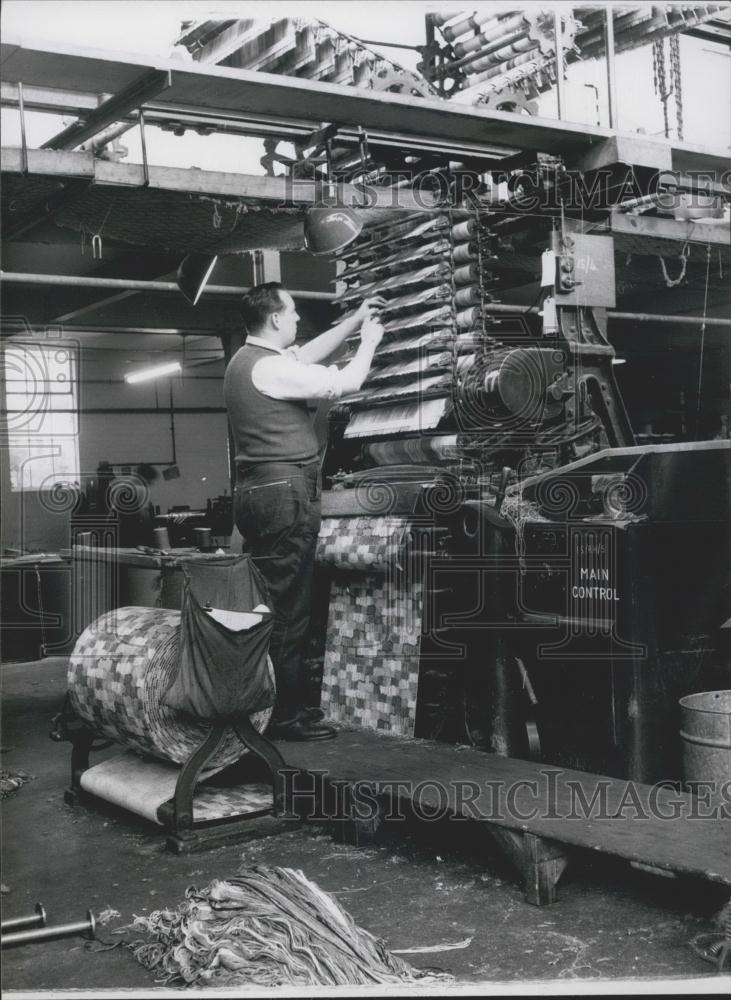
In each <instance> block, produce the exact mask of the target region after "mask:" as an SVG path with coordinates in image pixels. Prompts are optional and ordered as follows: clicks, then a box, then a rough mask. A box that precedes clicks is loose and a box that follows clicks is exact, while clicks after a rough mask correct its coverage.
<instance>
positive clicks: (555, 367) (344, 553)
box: [318, 210, 631, 739]
mask: <svg viewBox="0 0 731 1000" xmlns="http://www.w3.org/2000/svg"><path fill="white" fill-rule="evenodd" d="M486 220H487V216H486V215H484V214H482V213H480V212H479V211H474V212H467V211H464V210H462V211H459V212H452V211H447V210H445V211H444V212H443V213H441V214H437V215H436V216H434V217H433V218H430V219H429V220H427V221H426V222H425V221H424V219H423V216H413V217H409V218H406V219H405V220H402V219H399V220H398V221H395V222H394V221H391V222H389V223H386V224H381V225H380V226H371V227H369V229H368V230H367V231H366V233H365V235H364V236H363V237H362V238H361V240H360V241H359V242H357V243H356V244H354V245H351V246H350V247H348V248H347V250H346V251H345V252H343V253H341V255H340V261H339V269H338V282H339V291H340V292H341V294H342V301H343V303H344V305H345V308H346V310H347V312H348V313H352V311H353V310H354V309H355V308H357V305H358V303H359V302H360V301H361V300H362V298H363V297H365V296H367V295H372V294H378V295H381V296H383V297H385V298H386V299H387V305H386V307H385V308H384V310H383V317H382V318H383V322H384V329H385V336H384V339H383V341H382V342H381V344H380V346H379V348H378V350H377V352H376V356H375V359H374V365H373V367H372V369H371V372H370V374H369V376H368V379H367V381H366V383H365V385H364V386H363V388H362V389H361V391H360V392H357V393H354V394H352V395H351V396H349V397H347V398H345V399H343V400H341V401H340V402H339V404H338V405H336V406H335V407H334V408H333V409H332V410H331V413H330V446H329V451H328V454H327V457H326V460H325V472H326V474H327V475H329V476H330V477H331V478H332V482H333V487H334V488H333V490H332V491H330V492H329V493H328V494H326V495H325V498H324V511H325V513H326V514H330V515H331V516H330V517H328V518H326V520H325V521H324V524H323V529H322V534H321V538H320V548H319V553H318V558H319V561H320V562H321V564H323V565H326V566H328V567H329V568H330V569H331V577H332V581H331V585H330V587H331V589H330V595H329V620H328V625H327V636H326V641H325V652H324V670H323V707H324V708H325V709H326V711H327V712H328V714H329V715H330V716H331V717H332V718H333V719H336V720H340V721H342V722H347V723H356V724H360V725H364V726H367V727H369V728H375V729H380V730H384V731H390V732H395V733H400V734H404V735H411V736H413V735H418V736H442V737H444V738H457V739H459V738H464V736H465V725H468V726H469V725H470V724H469V723H466V722H465V721H464V720H465V717H466V711H467V710H466V709H465V708H464V706H463V704H462V702H463V701H464V699H465V697H466V691H467V689H468V688H469V686H470V684H471V683H472V681H471V680H469V679H468V677H467V675H469V673H470V668H469V664H468V663H467V662H466V661H469V660H470V658H471V657H474V656H475V649H474V646H475V643H474V641H472V642H471V646H472V651H471V652H470V651H468V650H467V648H466V643H467V644H469V640H470V637H469V636H468V635H466V633H465V630H464V629H459V628H458V629H454V628H450V627H449V626H448V625H447V624H446V621H447V618H448V612H449V610H450V607H451V608H452V610H454V609H455V608H456V607H457V606H458V603H459V596H458V595H459V594H460V592H463V591H464V587H463V586H460V585H457V586H455V582H457V578H458V576H459V572H458V571H457V570H456V569H454V562H453V560H454V556H455V555H457V554H458V553H459V552H460V550H463V551H465V552H466V551H469V550H470V547H471V546H472V547H473V546H474V542H475V539H474V537H469V532H470V528H469V524H470V517H471V516H472V514H473V513H474V509H472V508H470V507H469V506H465V502H466V501H467V500H468V498H469V497H474V498H477V497H479V498H482V499H483V501H484V500H487V505H488V506H491V509H492V510H494V512H495V513H496V514H497V515H499V513H500V504H501V502H502V499H503V497H504V495H505V492H506V487H507V485H508V478H507V477H506V472H505V469H506V467H507V468H508V471H509V472H510V481H511V482H513V481H515V478H516V474H515V472H513V471H511V470H515V469H517V468H520V470H521V475H523V476H524V475H527V474H530V473H531V472H537V471H540V470H543V469H546V468H550V467H552V466H554V467H555V466H556V465H558V464H561V463H562V462H566V461H570V460H571V459H573V458H576V457H579V455H581V454H585V453H588V452H591V451H593V450H597V449H598V448H600V447H602V446H606V445H607V444H609V443H610V442H614V441H615V440H616V439H617V438H619V440H621V441H623V442H627V443H628V442H629V441H630V440H631V437H630V435H629V431H628V429H627V428H625V427H624V426H621V427H619V428H618V429H617V428H614V427H612V426H611V425H610V426H609V427H607V426H606V425H605V423H603V422H602V421H601V420H599V419H598V417H597V416H596V414H594V413H593V412H592V409H591V405H590V404H588V405H585V406H584V407H580V409H579V412H578V413H577V414H576V415H575V416H576V421H575V422H574V421H572V419H571V418H572V416H573V415H574V414H573V411H572V410H571V409H570V408H568V409H567V407H566V403H565V400H566V399H568V398H571V399H573V398H574V392H573V391H572V390H571V389H569V390H568V391H566V384H567V382H568V381H569V380H570V377H571V376H570V372H571V370H572V369H571V365H570V364H569V363H568V357H569V355H568V350H567V345H566V343H565V341H561V342H557V340H556V338H551V339H548V338H546V337H545V336H544V335H543V330H542V328H541V324H540V321H539V320H536V318H535V317H527V318H524V317H521V316H520V315H519V314H518V313H516V314H515V315H514V316H512V317H510V316H507V317H506V316H505V314H504V313H500V312H499V309H500V306H499V305H498V307H497V310H498V312H497V314H495V313H494V312H492V311H491V306H492V304H493V303H495V301H496V295H495V291H494V290H495V289H496V287H499V273H498V272H496V271H495V269H494V267H493V265H494V262H495V261H496V260H497V254H496V252H495V250H496V247H495V239H496V237H495V236H493V234H492V233H491V231H490V228H489V226H488V224H487V221H486ZM508 312H509V310H508ZM608 350H609V351H611V348H608ZM607 361H608V358H607ZM606 377H607V380H608V381H610V384H612V383H611V371H609V370H607V373H606ZM559 390H560V391H559ZM615 412H618V417H619V419H620V420H621V404H619V405H618V407H617V410H616V411H615ZM569 423H571V425H572V429H571V430H567V427H568V425H569ZM542 441H547V442H551V445H550V447H547V446H546V445H543V446H541V442H542ZM478 521H479V518H478ZM505 523H508V522H505ZM477 533H479V530H478V532H477ZM450 557H451V558H452V562H450ZM450 567H452V568H451V569H450ZM450 574H451V575H450ZM455 574H456V575H455ZM470 600H472V598H470ZM455 602H457V603H455ZM445 616H447V618H445ZM482 655H486V651H483V654H482ZM460 664H462V666H461V667H460ZM455 670H456V671H457V672H460V671H461V672H462V674H463V675H464V676H463V677H462V679H461V681H460V683H458V684H457V685H456V686H455V684H454V674H455ZM483 695H484V692H483ZM481 697H482V696H478V701H479V700H481ZM474 728H475V729H476V728H477V726H476V724H475V726H474ZM469 732H471V730H470V731H469ZM468 735H469V733H468Z"/></svg>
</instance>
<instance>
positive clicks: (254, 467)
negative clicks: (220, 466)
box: [236, 458, 320, 476]
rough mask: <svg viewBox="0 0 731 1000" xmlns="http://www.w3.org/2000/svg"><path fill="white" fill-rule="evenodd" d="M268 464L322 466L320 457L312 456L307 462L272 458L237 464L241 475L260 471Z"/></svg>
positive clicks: (302, 467)
mask: <svg viewBox="0 0 731 1000" xmlns="http://www.w3.org/2000/svg"><path fill="white" fill-rule="evenodd" d="M268 465H291V466H293V467H294V468H297V469H309V468H310V467H311V466H313V465H315V466H317V467H318V468H319V467H320V459H319V458H310V459H308V460H307V461H305V462H290V461H288V460H287V459H272V460H271V461H268V462H252V463H251V464H249V465H238V464H237V466H236V473H237V475H239V476H245V475H247V474H248V473H250V472H258V471H259V470H260V469H265V468H266V467H267V466H268Z"/></svg>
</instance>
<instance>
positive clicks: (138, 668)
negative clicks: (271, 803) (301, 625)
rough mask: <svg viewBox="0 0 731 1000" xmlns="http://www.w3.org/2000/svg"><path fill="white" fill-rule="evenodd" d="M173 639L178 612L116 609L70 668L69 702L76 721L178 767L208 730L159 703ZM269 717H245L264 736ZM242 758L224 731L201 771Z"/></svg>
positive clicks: (170, 667) (97, 624)
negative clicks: (222, 739)
mask: <svg viewBox="0 0 731 1000" xmlns="http://www.w3.org/2000/svg"><path fill="white" fill-rule="evenodd" d="M179 636H180V612H179V611H168V610H165V609H164V608H136V607H127V608H116V609H115V610H113V611H108V612H107V613H106V614H104V615H102V616H101V617H100V618H97V619H96V621H94V622H92V623H91V625H89V626H88V627H87V628H86V629H85V630H84V631H83V632H82V633H81V635H80V636H79V638H78V640H77V642H76V645H75V647H74V651H73V653H72V654H71V658H70V660H69V667H68V675H67V680H68V691H69V697H70V701H71V705H72V707H73V709H74V711H75V712H76V714H77V715H78V716H79V718H80V719H82V720H83V721H84V722H86V723H87V725H89V726H90V727H91V728H92V729H94V730H95V731H96V732H98V733H100V734H101V735H103V736H106V737H107V738H108V739H111V740H114V741H115V742H117V743H121V744H122V745H123V746H126V747H129V748H131V749H133V750H138V751H140V752H141V753H143V754H149V755H150V756H151V757H156V758H157V759H158V760H167V761H172V763H174V764H184V763H185V761H186V760H187V759H188V757H189V756H190V755H191V753H192V752H193V751H194V750H195V749H196V748H197V747H199V746H200V744H201V743H202V742H203V740H204V739H205V737H206V734H207V733H208V731H209V729H210V726H207V725H204V724H202V723H199V722H197V721H196V720H195V719H194V718H193V716H191V715H188V714H186V713H185V712H180V711H178V710H177V709H172V708H168V707H167V706H166V705H164V704H163V701H162V696H163V694H164V693H165V691H166V690H167V688H168V686H169V685H170V682H171V681H172V679H173V677H174V676H175V672H176V670H177V666H178V644H179ZM242 669H243V665H242ZM272 669H273V668H272V666H271V661H269V670H270V672H271V671H272ZM271 714H272V709H271V708H266V709H264V710H263V711H260V712H254V713H252V714H251V715H250V716H249V718H250V719H251V721H252V723H253V725H254V726H255V728H256V729H257V730H258V731H259V732H263V731H264V729H265V728H266V725H267V723H268V722H269V718H270V716H271ZM245 753H247V750H246V748H245V747H244V745H243V744H242V743H241V742H240V740H239V739H238V737H237V736H236V735H235V734H234V732H233V731H230V732H229V733H228V734H227V736H226V738H225V741H224V743H223V744H222V745H221V747H220V749H219V750H218V751H217V753H216V755H215V757H213V759H212V760H211V761H209V763H208V764H207V770H218V769H220V768H223V767H227V766H228V765H229V764H234V763H235V762H236V761H237V760H238V759H239V758H240V757H242V756H243V755H244V754H245Z"/></svg>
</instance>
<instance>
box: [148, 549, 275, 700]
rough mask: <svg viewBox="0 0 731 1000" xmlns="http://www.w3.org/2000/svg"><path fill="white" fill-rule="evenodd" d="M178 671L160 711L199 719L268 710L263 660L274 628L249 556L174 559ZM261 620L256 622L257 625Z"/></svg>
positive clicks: (268, 675)
mask: <svg viewBox="0 0 731 1000" xmlns="http://www.w3.org/2000/svg"><path fill="white" fill-rule="evenodd" d="M181 568H182V571H183V576H184V588H183V604H182V609H181V615H180V640H179V647H178V668H177V672H176V673H175V675H174V676H173V680H172V683H171V684H170V686H169V687H168V689H167V690H166V691H165V693H164V694H163V697H162V701H163V704H165V705H167V706H168V707H169V708H175V709H178V710H179V711H182V712H188V713H189V714H191V715H194V716H196V717H197V718H198V719H206V720H211V719H221V718H227V717H231V716H234V715H240V714H242V713H244V714H246V715H251V714H252V713H253V712H260V711H262V710H263V709H265V708H269V707H270V706H272V705H273V704H274V698H275V693H276V688H275V682H274V676H273V672H272V671H271V670H270V668H269V664H268V661H267V659H268V658H267V654H268V650H269V639H270V637H271V633H272V629H273V627H274V617H273V615H272V613H271V612H270V611H268V610H267V611H265V612H261V613H259V614H252V612H254V609H255V608H257V607H258V606H260V605H268V602H269V597H268V594H267V588H266V583H265V582H264V578H263V577H262V575H261V573H260V572H259V570H257V568H256V566H255V565H254V563H253V562H252V560H251V557H250V556H247V555H241V556H230V557H229V556H222V557H217V558H215V559H207V560H196V559H183V560H181ZM259 619H260V620H259Z"/></svg>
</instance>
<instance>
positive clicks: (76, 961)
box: [2, 658, 731, 995]
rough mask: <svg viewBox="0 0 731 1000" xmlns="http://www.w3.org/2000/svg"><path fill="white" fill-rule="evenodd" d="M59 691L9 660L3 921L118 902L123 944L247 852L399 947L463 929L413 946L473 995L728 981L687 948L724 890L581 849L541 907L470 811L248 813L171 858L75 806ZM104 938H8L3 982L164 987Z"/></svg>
mask: <svg viewBox="0 0 731 1000" xmlns="http://www.w3.org/2000/svg"><path fill="white" fill-rule="evenodd" d="M65 687H66V682H65V660H63V659H61V658H54V659H48V660H44V661H41V662H38V663H23V664H7V665H5V666H4V667H3V668H2V694H3V735H2V743H3V754H2V766H3V768H9V769H22V770H24V771H27V772H29V774H31V775H33V779H32V780H31V781H29V782H28V783H27V784H25V785H24V786H23V787H22V788H20V789H19V791H17V792H16V793H15V794H14V795H12V796H11V797H9V798H7V799H6V800H5V801H4V802H3V867H2V883H3V884H2V903H3V918H4V919H7V918H10V917H12V916H14V915H18V914H26V913H30V912H32V911H33V908H34V906H35V904H36V902H42V903H43V904H44V906H45V907H46V910H47V912H48V915H49V923H59V922H66V921H70V920H79V919H83V917H84V915H85V912H86V910H87V909H91V910H92V911H93V912H94V914H95V915H96V916H97V917H99V916H100V915H102V914H103V913H104V911H105V910H111V911H115V912H114V913H113V915H112V916H111V917H110V918H109V920H108V922H107V923H106V924H105V925H104V926H101V927H100V928H99V936H100V938H101V939H103V940H104V941H105V942H109V943H111V942H117V941H119V940H120V935H116V934H114V933H113V931H114V930H115V929H116V928H121V927H123V926H124V925H125V924H128V923H129V922H130V921H131V919H132V918H133V916H134V915H135V914H145V913H149V912H151V911H152V910H154V909H158V908H161V907H174V906H176V905H177V904H178V903H179V902H181V901H182V899H183V894H184V891H185V889H186V888H187V887H188V886H189V885H191V884H196V885H198V886H203V885H206V884H208V882H209V881H211V880H212V879H214V878H225V877H227V876H230V875H232V874H234V873H235V872H236V871H237V870H238V869H239V868H240V867H241V866H245V865H247V864H264V865H267V864H271V865H285V866H289V867H293V868H297V869H301V870H302V871H303V872H304V874H305V875H306V876H307V877H308V878H310V879H312V880H314V881H315V882H317V883H318V885H320V886H321V888H323V889H324V890H326V891H327V892H330V893H333V894H334V895H335V896H336V897H337V899H338V900H339V901H340V903H341V904H342V905H343V906H344V907H345V909H347V910H348V911H349V912H350V913H351V914H352V916H353V918H354V919H355V921H356V923H358V924H360V925H361V926H362V927H364V928H366V929H368V930H369V931H371V932H372V933H373V934H375V935H376V936H378V937H381V938H383V939H384V941H385V942H386V945H387V946H388V947H389V948H392V949H411V948H433V947H434V946H436V945H445V944H459V943H462V942H465V941H468V942H469V943H468V944H467V945H466V946H463V947H459V948H453V949H451V950H444V951H432V952H429V951H424V952H422V953H416V954H407V955H404V956H403V957H404V958H406V959H408V960H409V961H411V962H412V963H413V964H414V965H416V966H420V967H427V966H428V967H439V968H441V969H444V970H447V971H449V972H451V973H452V974H453V975H454V976H455V977H456V986H459V987H460V988H461V989H462V990H465V989H467V990H469V989H470V987H473V988H474V990H475V992H478V993H483V992H487V991H489V990H497V991H499V990H500V989H501V987H502V988H503V989H504V990H506V991H507V990H511V989H514V988H517V987H518V986H521V987H522V990H523V991H525V992H531V991H533V986H532V985H531V984H537V983H543V984H544V985H543V989H544V990H545V989H549V990H551V989H553V990H559V991H560V992H567V991H569V990H572V988H575V987H580V988H581V989H582V990H589V989H592V991H593V990H594V989H602V985H601V984H602V981H607V980H609V981H611V983H606V986H607V988H609V986H610V985H612V986H613V987H614V989H615V990H616V989H618V988H619V987H620V982H619V980H622V979H635V977H637V978H638V979H639V980H642V981H643V982H642V985H640V983H639V982H638V983H636V986H637V988H638V989H643V988H644V989H648V988H649V989H652V990H659V989H660V988H661V982H662V981H664V982H665V983H666V986H665V989H668V987H669V991H683V992H686V991H688V990H690V989H694V990H695V991H696V992H698V991H700V992H704V993H705V992H724V991H728V988H729V986H731V977H729V976H719V975H717V974H716V973H715V972H714V969H713V967H712V966H710V965H709V964H707V963H706V962H704V961H703V960H701V959H700V958H698V957H697V956H696V955H695V954H694V952H693V951H692V950H691V948H690V946H689V940H690V939H691V938H692V937H693V936H694V935H696V934H698V933H701V932H704V931H709V930H712V929H713V927H712V923H711V920H712V917H713V915H714V914H715V913H716V912H717V911H718V910H719V908H720V907H721V906H722V904H723V903H724V902H725V900H726V899H727V897H728V890H724V889H723V887H720V886H715V885H711V884H708V883H704V882H696V881H681V880H672V879H665V878H658V877H656V876H652V875H649V874H645V873H642V872H638V871H635V870H633V869H631V868H630V867H629V866H627V865H626V864H625V863H624V862H621V861H619V860H617V859H611V858H606V857H601V856H596V855H591V856H589V855H579V856H577V857H576V858H575V860H574V862H573V864H572V865H571V866H570V868H569V870H568V871H567V873H566V874H565V875H564V877H563V879H562V881H561V883H560V887H559V902H558V903H557V904H555V905H553V906H550V907H542V908H536V907H532V906H529V905H527V904H526V903H524V902H523V896H522V892H521V888H520V885H519V883H518V881H517V877H516V875H515V873H514V872H513V870H512V868H511V867H510V865H509V864H508V862H507V861H505V860H504V859H503V857H502V856H501V855H500V854H499V853H498V851H497V849H496V848H495V847H494V845H493V844H492V843H491V842H487V838H486V837H485V834H484V830H483V829H481V828H478V827H477V826H476V825H472V824H460V825H459V828H458V830H459V834H458V836H455V827H454V825H453V824H452V825H450V824H449V823H442V824H429V825H428V826H422V827H419V828H416V827H412V826H408V825H404V824H397V825H396V827H395V828H393V829H388V828H387V829H386V830H385V832H384V836H383V840H382V841H381V842H379V843H378V844H377V845H376V846H372V847H368V848H355V847H351V846H348V845H343V844H340V843H337V842H335V841H334V840H333V839H332V838H331V836H330V834H329V831H328V828H327V827H325V826H323V825H314V824H313V825H309V826H301V825H299V824H296V825H291V826H288V827H287V828H286V829H285V830H284V831H282V832H279V833H276V834H272V833H271V829H270V828H266V827H265V828H264V829H258V830H257V829H256V828H255V827H254V825H252V834H251V839H249V840H248V841H247V842H246V843H239V844H237V845H234V846H227V847H219V848H216V849H213V850H209V851H204V852H200V853H196V854H193V855H188V856H175V855H173V854H170V853H166V851H165V849H164V842H163V837H162V836H161V833H160V830H159V829H157V828H155V827H153V826H152V825H151V824H148V823H146V822H145V821H143V820H141V819H138V818H136V817H134V816H133V815H132V814H129V813H123V812H120V811H115V810H114V809H112V807H110V806H105V805H104V804H100V805H99V806H98V807H94V808H93V809H86V808H79V807H77V808H75V809H72V808H71V807H69V806H67V805H65V804H64V801H63V791H64V788H65V787H66V786H67V784H68V778H69V763H70V745H69V744H67V743H62V744H58V743H54V742H52V741H51V740H50V739H49V737H48V731H49V728H50V720H51V717H52V716H53V715H54V714H55V713H56V712H57V711H59V710H60V708H61V703H62V700H63V695H64V692H65ZM107 753H108V752H107ZM98 759H101V755H97V756H95V758H94V760H95V762H96V760H98ZM130 939H131V936H130V935H129V934H126V935H122V936H121V940H130ZM101 948H102V945H101V944H100V943H93V944H87V943H85V942H84V941H82V940H81V939H80V938H72V939H66V940H62V941H56V942H49V943H48V944H42V945H39V944H36V945H29V946H26V947H23V948H16V949H11V950H8V951H6V952H5V953H4V955H3V959H4V961H3V973H2V985H3V989H4V990H5V991H22V992H26V991H28V992H35V991H38V990H54V991H58V990H63V991H81V990H89V991H98V990H100V989H107V990H113V991H119V990H133V991H139V993H140V995H147V994H148V993H149V991H150V989H151V988H154V987H155V985H156V984H155V980H154V976H153V975H152V974H151V973H149V972H147V971H146V970H145V969H143V968H142V967H141V966H139V965H138V964H137V962H136V960H135V959H134V957H133V956H132V954H131V952H130V951H129V950H128V949H126V948H125V947H124V946H122V945H120V946H118V947H116V948H114V949H112V950H106V951H105V950H101ZM695 977H701V978H700V979H695ZM668 980H670V981H671V982H670V983H669V984H668V983H667V981H668ZM631 985H632V984H631ZM539 988H540V987H539V986H538V985H536V986H535V990H538V989H539ZM629 991H630V992H631V991H632V988H631V987H630V990H629ZM8 995H10V994H9V993H8ZM92 995H93V994H92Z"/></svg>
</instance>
